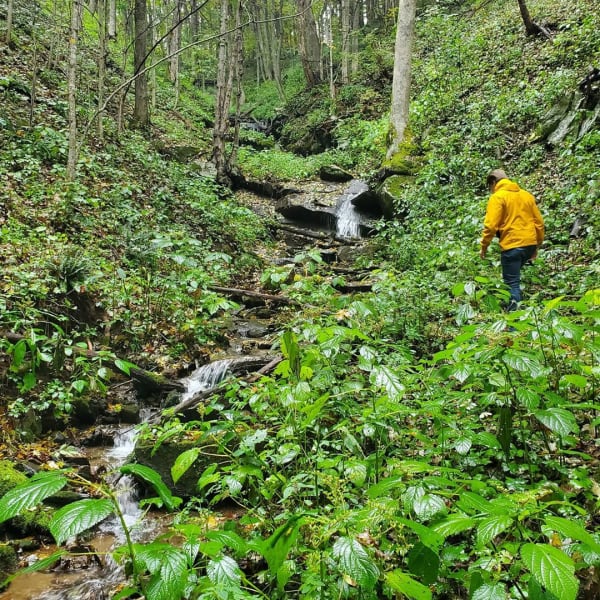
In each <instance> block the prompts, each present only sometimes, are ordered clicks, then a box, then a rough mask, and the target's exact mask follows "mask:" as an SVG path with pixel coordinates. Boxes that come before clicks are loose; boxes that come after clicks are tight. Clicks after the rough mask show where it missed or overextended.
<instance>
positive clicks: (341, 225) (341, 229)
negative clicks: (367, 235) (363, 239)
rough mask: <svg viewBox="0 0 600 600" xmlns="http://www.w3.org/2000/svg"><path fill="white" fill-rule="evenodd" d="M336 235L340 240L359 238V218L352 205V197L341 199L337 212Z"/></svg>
mask: <svg viewBox="0 0 600 600" xmlns="http://www.w3.org/2000/svg"><path fill="white" fill-rule="evenodd" d="M336 215H337V232H336V233H337V235H338V236H339V237H342V238H358V237H360V224H361V218H360V214H359V213H358V211H357V210H356V209H355V208H354V205H353V204H352V197H351V196H345V197H344V198H342V202H340V204H339V206H338V208H337V211H336Z"/></svg>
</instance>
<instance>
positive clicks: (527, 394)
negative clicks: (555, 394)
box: [517, 387, 540, 410]
mask: <svg viewBox="0 0 600 600" xmlns="http://www.w3.org/2000/svg"><path fill="white" fill-rule="evenodd" d="M517 400H518V401H519V404H521V405H522V406H524V407H525V408H526V409H527V410H535V409H536V408H537V407H538V406H539V405H540V396H539V394H538V393H537V392H535V391H533V390H532V389H530V388H526V387H520V388H518V389H517Z"/></svg>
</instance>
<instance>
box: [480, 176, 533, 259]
mask: <svg viewBox="0 0 600 600" xmlns="http://www.w3.org/2000/svg"><path fill="white" fill-rule="evenodd" d="M496 234H498V237H499V238H500V249H501V250H510V249H511V248H523V247H524V246H540V245H541V243H542V242H543V241H544V219H543V218H542V215H541V214H540V210H539V208H538V207H537V204H536V203H535V198H534V197H533V196H532V195H531V194H530V193H529V192H527V191H525V190H522V189H521V188H520V187H519V186H518V184H516V183H515V182H514V181H511V180H510V179H501V180H500V181H498V183H496V187H495V188H494V193H493V194H492V195H491V196H490V199H489V201H488V205H487V211H486V214H485V221H484V222H483V234H482V238H481V247H482V249H484V250H485V249H487V247H488V246H489V245H490V242H491V241H492V239H493V238H494V236H495V235H496Z"/></svg>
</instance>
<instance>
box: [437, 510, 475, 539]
mask: <svg viewBox="0 0 600 600" xmlns="http://www.w3.org/2000/svg"><path fill="white" fill-rule="evenodd" d="M476 523H477V521H475V519H473V518H472V517H466V516H464V515H457V514H454V515H448V516H447V517H446V518H445V519H444V520H443V521H438V522H437V523H434V524H433V525H431V529H433V530H434V531H435V532H437V533H439V534H440V535H441V536H443V537H444V538H447V537H448V536H451V535H456V534H457V533H462V532H463V531H466V530H467V529H471V528H473V527H475V525H476Z"/></svg>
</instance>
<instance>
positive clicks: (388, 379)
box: [369, 365, 405, 400]
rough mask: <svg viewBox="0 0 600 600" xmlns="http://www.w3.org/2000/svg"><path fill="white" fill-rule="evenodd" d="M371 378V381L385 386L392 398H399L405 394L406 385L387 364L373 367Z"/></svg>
mask: <svg viewBox="0 0 600 600" xmlns="http://www.w3.org/2000/svg"><path fill="white" fill-rule="evenodd" d="M369 379H370V381H371V383H374V384H375V385H377V386H379V387H381V388H383V389H384V390H385V391H386V392H387V395H388V396H389V397H390V399H391V400H399V399H400V398H401V397H402V395H403V394H404V389H405V388H404V386H403V385H402V383H401V382H400V379H399V378H398V376H397V375H396V373H394V371H392V369H391V368H390V367H387V366H385V365H379V366H377V367H373V370H372V371H371V375H370V378H369Z"/></svg>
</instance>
